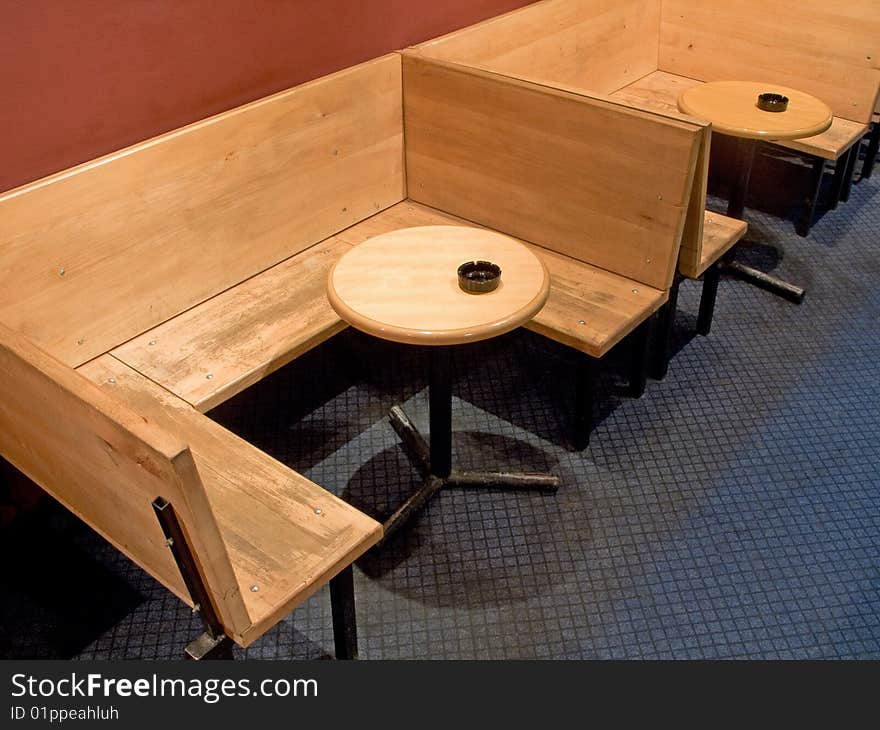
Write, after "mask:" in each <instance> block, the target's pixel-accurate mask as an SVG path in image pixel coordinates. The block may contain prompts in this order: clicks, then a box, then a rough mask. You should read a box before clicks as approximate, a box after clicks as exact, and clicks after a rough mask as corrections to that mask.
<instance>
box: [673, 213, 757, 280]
mask: <svg viewBox="0 0 880 730" xmlns="http://www.w3.org/2000/svg"><path fill="white" fill-rule="evenodd" d="M748 230H749V224H748V223H746V221H741V220H737V219H736V218H730V217H728V216H726V215H722V214H721V213H715V212H713V211H711V210H707V211H706V213H705V215H704V217H703V243H702V247H701V251H700V260H699V261H698V262H694V261H692V260H690V259H688V260H686V259H685V258H684V257H682V258H680V259H679V262H678V270H679V271H680V272H681V274H682V276H685V277H687V278H688V279H699V278H700V277H701V276H702V275H703V274H704V273H705V272H706V269H708V268H709V267H710V266H711V265H712V264H714V263H715V262H716V261H718V259H720V258H721V257H722V256H723V255H724V254H725V253H727V252H728V251H729V250H730V249H731V248H733V247H734V246H735V245H736V244H737V243H738V242H739V241H740V240H742V238H743V236H745V235H746V232H747V231H748Z"/></svg>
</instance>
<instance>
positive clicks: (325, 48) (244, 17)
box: [0, 0, 531, 191]
mask: <svg viewBox="0 0 880 730" xmlns="http://www.w3.org/2000/svg"><path fill="white" fill-rule="evenodd" d="M530 1H531V0H363V1H358V0H0V191H2V190H7V189H9V188H12V187H16V186H18V185H21V184H23V183H25V182H29V181H31V180H35V179H37V178H40V177H43V176H44V175H48V174H49V173H52V172H56V171H58V170H63V169H65V168H67V167H70V166H72V165H75V164H77V163H79V162H83V161H85V160H90V159H92V158H94V157H98V156H99V155H102V154H105V153H107V152H111V151H113V150H116V149H119V148H121V147H125V146H126V145H129V144H132V143H134V142H137V141H139V140H142V139H146V138H148V137H152V136H154V135H156V134H160V133H162V132H165V131H168V130H169V129H174V128H176V127H180V126H182V125H184V124H187V123H189V122H192V121H195V120H197V119H201V118H203V117H207V116H210V115H211V114H216V113H217V112H220V111H223V110H225V109H231V108H232V107H235V106H238V105H239V104H243V103H244V102H247V101H251V100H252V99H257V98H259V97H261V96H266V95H267V94H271V93H273V92H275V91H279V90H281V89H285V88H287V87H289V86H294V85H296V84H299V83H302V82H304V81H308V80H309V79H313V78H316V77H318V76H323V75H324V74H327V73H330V72H332V71H336V70H338V69H340V68H345V67H346V66H351V65H353V64H355V63H359V62H360V61H364V60H366V59H369V58H374V57H376V56H380V55H382V54H384V53H387V52H389V51H392V50H396V49H399V48H403V47H405V46H407V45H412V44H414V43H418V42H421V41H423V40H426V39H428V38H432V37H434V36H437V35H441V34H443V33H446V32H448V31H450V30H454V29H456V28H461V27H464V26H466V25H470V24H471V23H475V22H477V21H479V20H482V19H484V18H487V17H490V16H492V15H497V14H500V13H503V12H506V11H508V10H512V9H513V8H516V7H519V6H522V5H527V4H529V2H530Z"/></svg>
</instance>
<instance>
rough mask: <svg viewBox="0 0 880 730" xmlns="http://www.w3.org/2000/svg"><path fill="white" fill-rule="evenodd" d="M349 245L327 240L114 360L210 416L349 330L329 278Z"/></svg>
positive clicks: (120, 350)
mask: <svg viewBox="0 0 880 730" xmlns="http://www.w3.org/2000/svg"><path fill="white" fill-rule="evenodd" d="M348 248H349V245H348V244H347V243H345V242H344V241H342V240H339V239H338V238H330V239H328V240H326V241H324V242H322V243H320V244H318V245H317V246H313V247H312V248H310V249H307V250H306V251H303V252H302V253H299V254H297V255H296V256H293V257H291V258H289V259H287V260H286V261H282V262H281V263H280V264H277V265H276V266H273V267H272V268H271V269H268V270H266V271H264V272H262V273H260V274H258V275H257V276H254V277H253V278H251V279H248V280H246V281H243V282H242V283H241V284H238V285H237V286H235V287H233V288H232V289H227V290H226V291H225V292H222V293H221V294H218V295H217V296H215V297H212V298H211V299H208V300H207V301H205V302H203V303H202V304H199V305H198V306H196V307H193V308H192V309H189V310H187V311H186V312H183V313H182V314H179V315H178V316H176V317H174V318H173V319H170V320H168V321H167V322H164V323H163V324H161V325H159V326H158V327H154V328H153V329H151V330H148V331H147V332H145V333H144V334H142V335H140V336H138V337H136V338H134V339H132V340H130V341H129V342H126V343H125V344H123V345H121V346H120V347H117V348H115V349H114V350H113V351H112V354H113V355H114V356H115V357H117V358H118V359H120V360H122V361H123V362H125V363H127V364H128V365H130V366H131V367H132V368H134V369H135V370H137V371H138V372H140V373H142V374H144V375H146V376H147V377H148V378H150V379H151V380H153V381H155V382H157V383H159V384H160V385H162V386H163V387H164V388H166V389H167V390H170V391H171V392H172V393H175V394H176V395H178V396H179V397H181V398H182V399H183V400H185V401H187V402H188V403H190V404H191V405H193V406H194V407H195V408H196V409H198V410H200V411H203V412H204V411H207V410H210V409H211V408H213V407H214V406H216V405H219V404H220V403H222V402H223V401H224V400H226V399H228V398H231V397H232V396H233V395H235V394H236V393H240V392H241V391H242V390H244V389H245V388H247V387H248V386H249V385H253V384H254V383H256V382H258V381H259V380H261V379H263V378H264V377H266V376H267V375H269V374H270V373H272V372H274V371H275V370H277V369H278V368H280V367H283V366H284V365H286V364H287V363H289V362H290V361H292V360H293V359H295V358H296V357H299V356H300V355H301V354H303V353H304V352H306V351H308V350H310V349H311V348H313V347H315V346H316V345H318V344H320V343H321V342H323V341H324V340H326V339H328V338H330V337H332V336H333V335H334V334H336V333H337V332H340V331H341V330H342V329H343V328H344V327H345V326H346V325H345V323H344V322H343V321H342V319H341V318H340V317H339V315H338V314H336V312H335V311H333V308H332V307H331V306H330V303H329V302H328V301H327V294H326V288H327V274H328V273H329V271H330V268H331V267H332V266H333V263H334V262H335V261H336V260H337V259H338V258H339V257H340V256H341V255H342V254H343V252H344V251H346V250H348Z"/></svg>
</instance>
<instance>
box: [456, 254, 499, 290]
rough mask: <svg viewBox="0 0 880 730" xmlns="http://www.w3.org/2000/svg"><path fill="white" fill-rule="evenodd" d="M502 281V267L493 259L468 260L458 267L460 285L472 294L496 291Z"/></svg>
mask: <svg viewBox="0 0 880 730" xmlns="http://www.w3.org/2000/svg"><path fill="white" fill-rule="evenodd" d="M500 283H501V267H500V266H499V265H498V264H493V263H492V262H491V261H468V262H467V263H465V264H462V265H461V266H459V267H458V285H459V286H460V287H461V288H462V289H464V291H466V292H469V293H471V294H485V293H486V292H490V291H495V290H496V289H497V288H498V284H500Z"/></svg>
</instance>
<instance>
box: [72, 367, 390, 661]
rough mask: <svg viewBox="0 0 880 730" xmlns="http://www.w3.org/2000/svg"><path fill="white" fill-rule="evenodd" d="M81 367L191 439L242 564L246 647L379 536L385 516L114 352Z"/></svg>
mask: <svg viewBox="0 0 880 730" xmlns="http://www.w3.org/2000/svg"><path fill="white" fill-rule="evenodd" d="M80 372H81V373H82V374H84V375H86V376H87V377H88V378H90V379H91V380H93V381H94V382H95V383H97V384H98V385H99V386H100V387H101V390H103V391H105V392H109V393H111V394H113V395H114V396H115V397H116V398H118V399H120V400H122V401H124V402H125V403H127V404H128V405H129V406H130V407H131V408H132V409H133V410H135V411H137V412H138V413H141V414H143V415H144V417H146V418H147V419H149V420H150V422H152V423H155V424H156V425H157V427H159V428H162V429H163V430H164V431H166V432H167V433H169V434H172V435H173V436H174V437H176V438H179V439H181V440H182V441H185V442H186V443H189V445H190V449H191V452H192V458H193V460H194V462H195V465H196V467H197V468H198V471H199V474H200V475H201V478H202V483H203V484H204V494H206V495H207V499H208V501H209V502H210V504H211V507H212V508H213V512H214V514H215V515H216V520H217V526H218V528H219V535H220V537H221V538H222V545H223V546H224V548H223V549H225V550H226V551H227V552H228V555H229V560H230V563H231V566H232V569H233V570H234V577H235V580H236V587H235V590H236V592H237V593H236V595H238V594H239V593H240V596H241V600H243V602H244V606H245V607H246V609H247V616H248V619H249V621H248V623H247V624H246V625H244V626H241V627H239V628H238V631H237V632H236V633H235V634H234V635H233V638H234V639H235V640H236V642H238V643H239V644H241V645H242V646H247V645H248V644H250V643H251V642H253V641H254V640H255V639H257V638H259V636H261V635H262V634H263V633H265V632H266V631H267V630H268V629H269V628H271V627H272V626H274V625H275V624H276V623H277V622H278V621H279V620H281V619H282V618H284V617H285V616H286V615H287V614H288V613H289V612H290V611H291V610H292V609H293V608H295V607H296V606H297V605H299V604H300V603H302V602H303V601H304V600H305V599H306V598H308V597H309V596H310V595H311V594H313V593H314V592H315V591H316V590H318V589H319V588H320V587H321V586H323V585H324V584H326V583H327V581H329V580H330V578H332V577H333V576H334V575H335V574H336V573H338V572H339V571H340V570H341V569H342V568H344V567H345V566H347V565H350V564H351V563H352V562H353V561H354V560H356V559H357V558H358V557H359V556H360V555H361V554H362V553H364V552H365V551H366V550H367V549H368V548H370V547H371V546H372V545H373V544H375V543H376V542H377V541H378V540H379V539H380V538H381V536H382V526H381V525H380V524H379V523H378V522H376V521H375V520H373V519H371V518H370V517H367V516H366V515H365V514H363V513H362V512H360V511H359V510H357V509H355V508H354V507H351V506H350V505H348V504H346V503H345V502H343V501H342V500H340V499H338V498H337V497H335V496H333V495H332V494H331V493H330V492H328V491H327V490H325V489H323V488H321V487H320V486H318V485H317V484H315V483H314V482H311V481H310V480H308V479H306V478H305V477H304V476H302V475H301V474H298V473H297V472H295V471H293V470H291V469H289V468H288V467H286V466H285V465H284V464H281V463H280V462H278V461H276V460H275V459H273V458H271V457H270V456H268V455H267V454H265V453H263V452H262V451H260V450H259V449H257V448H256V447H254V446H252V445H251V444H249V443H248V442H246V441H244V440H243V439H241V438H239V437H238V436H236V435H235V434H233V433H231V432H229V431H227V430H226V429H225V428H223V427H222V426H220V425H219V424H217V423H215V422H214V421H212V420H211V419H209V418H208V417H207V416H204V415H202V414H200V413H199V412H198V411H196V410H195V409H194V408H192V407H191V406H190V405H189V404H187V403H185V402H183V401H182V400H180V399H179V398H177V397H176V396H174V395H173V394H171V393H168V392H167V391H165V390H163V389H162V388H160V387H159V386H157V385H156V384H155V383H153V382H151V381H150V380H148V379H147V378H145V377H143V376H141V375H139V374H138V373H136V372H135V371H134V370H132V369H131V368H129V367H128V366H127V365H125V364H124V363H122V362H120V361H119V360H116V359H115V358H114V357H112V356H111V355H104V356H102V357H100V358H98V359H96V360H93V361H92V362H90V363H88V364H86V365H83V366H82V367H81V368H80ZM111 380H112V382H111ZM166 549H167V548H166Z"/></svg>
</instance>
